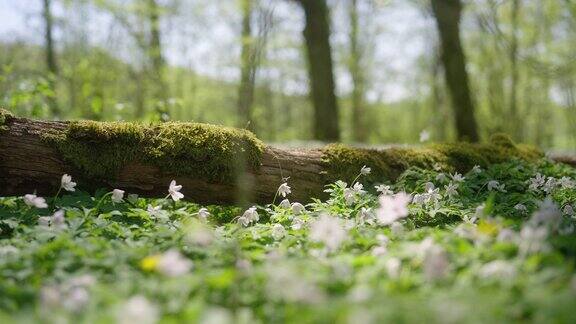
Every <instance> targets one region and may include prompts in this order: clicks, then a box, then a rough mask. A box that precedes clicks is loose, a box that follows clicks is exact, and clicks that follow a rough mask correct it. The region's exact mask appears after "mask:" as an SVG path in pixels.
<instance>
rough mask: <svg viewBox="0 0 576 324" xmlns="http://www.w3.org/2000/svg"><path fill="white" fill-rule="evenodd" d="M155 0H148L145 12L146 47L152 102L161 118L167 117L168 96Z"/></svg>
mask: <svg viewBox="0 0 576 324" xmlns="http://www.w3.org/2000/svg"><path fill="white" fill-rule="evenodd" d="M156 1H157V0H148V2H147V5H148V7H147V14H148V23H149V28H150V36H149V37H150V40H149V48H148V57H149V59H150V64H151V66H152V71H151V73H152V81H153V82H154V84H153V88H154V92H153V94H154V98H153V99H154V100H155V101H157V100H159V101H160V102H154V105H155V108H156V113H157V114H158V116H159V117H160V119H161V120H164V121H165V120H167V119H169V116H168V110H167V108H166V100H167V98H168V95H167V91H168V87H167V86H166V80H165V79H164V68H165V61H164V57H163V56H162V36H161V34H160V7H159V6H158V3H157V2H156Z"/></svg>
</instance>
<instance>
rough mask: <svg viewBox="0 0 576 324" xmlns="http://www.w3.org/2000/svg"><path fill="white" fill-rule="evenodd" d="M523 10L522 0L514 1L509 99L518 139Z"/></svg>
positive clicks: (513, 124)
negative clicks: (519, 51) (521, 15)
mask: <svg viewBox="0 0 576 324" xmlns="http://www.w3.org/2000/svg"><path fill="white" fill-rule="evenodd" d="M520 10H521V2H520V0H513V1H512V12H511V16H512V17H511V22H512V39H511V41H510V49H509V53H508V55H509V57H510V97H509V99H508V105H509V113H510V120H512V121H514V122H513V123H510V124H509V126H511V128H512V129H511V131H512V135H513V136H514V138H515V139H516V140H518V139H519V138H522V135H523V134H521V133H520V132H521V129H520V127H518V126H519V125H522V124H523V122H522V121H520V120H519V117H520V115H519V114H518V83H519V78H520V70H519V66H518V44H519V39H518V38H519V32H520V26H519V16H520Z"/></svg>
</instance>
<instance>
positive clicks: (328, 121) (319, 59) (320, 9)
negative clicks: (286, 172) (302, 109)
mask: <svg viewBox="0 0 576 324" xmlns="http://www.w3.org/2000/svg"><path fill="white" fill-rule="evenodd" d="M298 2H299V3H300V5H301V6H302V8H303V9H304V15H305V17H306V24H305V27H304V32H303V35H304V39H305V42H306V53H307V56H308V59H307V61H308V78H309V80H310V88H311V89H310V90H311V91H310V92H311V97H312V102H313V105H314V138H315V139H317V140H320V141H338V140H339V139H340V127H339V125H338V120H339V119H338V102H337V100H336V94H335V83H334V72H333V67H332V65H333V62H332V50H331V48H330V20H329V12H328V6H327V5H326V0H314V1H310V0H298Z"/></svg>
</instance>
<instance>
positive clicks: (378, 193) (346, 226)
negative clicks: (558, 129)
mask: <svg viewBox="0 0 576 324" xmlns="http://www.w3.org/2000/svg"><path fill="white" fill-rule="evenodd" d="M369 172H370V170H369V169H367V168H364V169H362V170H358V177H356V178H355V179H341V180H342V181H338V182H336V183H334V184H332V185H330V186H328V187H327V191H328V193H329V195H330V197H329V199H327V200H325V201H319V200H316V201H315V202H313V203H310V204H307V205H302V204H300V203H298V202H295V201H289V199H290V194H291V192H290V191H291V189H290V188H289V186H290V183H289V182H288V183H287V184H280V183H279V184H278V185H279V192H278V197H277V199H275V201H271V202H270V204H268V205H264V206H254V207H252V208H249V209H247V210H245V209H240V208H237V207H222V206H199V205H196V204H194V203H190V202H185V201H183V200H180V199H179V198H180V197H179V195H178V193H179V187H178V186H177V185H176V184H173V185H172V186H171V187H170V188H169V187H168V184H167V188H166V190H167V191H166V193H167V198H165V199H144V198H139V197H136V196H135V195H130V194H129V193H124V192H120V191H114V192H105V191H99V192H96V193H91V194H89V193H85V192H80V191H79V190H74V189H75V188H74V184H73V182H72V179H68V178H66V177H64V178H63V181H62V183H63V188H62V190H61V192H59V193H58V194H56V193H55V197H51V198H45V199H43V198H41V197H36V196H34V195H27V196H25V197H6V198H1V199H0V228H1V230H2V232H1V234H0V235H1V236H0V273H1V274H2V276H1V277H0V297H1V298H0V321H2V322H5V323H11V322H22V323H29V322H47V321H48V322H50V321H55V322H59V321H62V322H65V321H68V322H73V323H75V322H114V321H118V322H120V323H140V324H143V323H154V322H156V321H162V322H165V323H171V322H188V323H191V322H192V323H193V322H203V323H254V322H256V323H258V322H260V323H285V322H290V323H335V322H336V323H379V322H387V321H390V322H421V321H422V319H423V318H426V320H427V321H428V322H438V323H451V322H456V323H461V322H489V321H492V322H509V321H512V322H538V323H574V322H576V312H574V309H575V307H576V275H575V269H574V266H575V258H576V234H575V231H574V230H575V227H574V226H575V225H576V216H575V215H576V213H575V209H576V169H573V168H571V167H568V166H565V165H561V164H556V163H552V162H550V161H548V160H542V161H539V162H537V163H527V162H521V161H514V162H509V163H505V164H498V165H493V166H491V167H489V168H487V169H481V168H474V169H472V170H470V171H469V172H467V173H465V174H449V173H446V172H443V171H442V170H422V169H418V168H411V169H409V170H407V171H406V172H404V174H403V175H402V176H400V178H399V179H398V180H397V181H396V182H395V183H388V184H382V185H381V186H378V187H377V188H369V187H367V186H366V187H364V186H363V185H362V183H363V178H364V176H365V175H366V174H367V173H369ZM344 181H346V182H344ZM72 190H74V191H72ZM169 191H170V192H169ZM284 196H285V197H284Z"/></svg>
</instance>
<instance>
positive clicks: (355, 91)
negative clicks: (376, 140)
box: [348, 0, 368, 143]
mask: <svg viewBox="0 0 576 324" xmlns="http://www.w3.org/2000/svg"><path fill="white" fill-rule="evenodd" d="M348 11H349V12H348V14H349V17H350V34H349V41H350V62H349V64H348V69H349V70H350V75H351V76H352V87H353V88H352V130H353V138H354V141H355V142H359V143H363V142H366V139H367V137H368V136H367V135H368V133H367V130H368V127H367V126H366V116H365V112H364V90H365V87H364V85H365V82H364V81H365V78H364V73H363V69H362V48H361V45H360V24H359V8H358V0H350V4H349V8H348Z"/></svg>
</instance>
